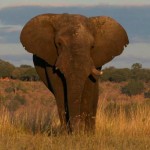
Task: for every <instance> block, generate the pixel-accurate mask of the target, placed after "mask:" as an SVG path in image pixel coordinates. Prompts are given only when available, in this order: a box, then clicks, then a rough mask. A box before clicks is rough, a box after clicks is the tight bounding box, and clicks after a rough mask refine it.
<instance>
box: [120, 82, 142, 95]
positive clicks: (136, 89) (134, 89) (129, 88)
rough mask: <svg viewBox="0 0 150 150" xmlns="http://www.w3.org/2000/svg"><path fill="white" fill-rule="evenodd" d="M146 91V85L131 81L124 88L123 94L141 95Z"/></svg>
mask: <svg viewBox="0 0 150 150" xmlns="http://www.w3.org/2000/svg"><path fill="white" fill-rule="evenodd" d="M143 90H144V84H143V83H142V82H140V81H137V80H131V81H129V82H128V84H127V85H125V86H124V87H122V89H121V92H122V93H123V94H126V95H128V96H132V95H137V94H141V93H142V92H143Z"/></svg>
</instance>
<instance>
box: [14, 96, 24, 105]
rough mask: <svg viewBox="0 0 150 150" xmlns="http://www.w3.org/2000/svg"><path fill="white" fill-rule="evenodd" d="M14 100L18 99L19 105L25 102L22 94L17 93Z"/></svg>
mask: <svg viewBox="0 0 150 150" xmlns="http://www.w3.org/2000/svg"><path fill="white" fill-rule="evenodd" d="M14 100H15V101H18V102H19V104H20V105H25V104H26V99H25V98H24V97H23V96H20V95H18V94H17V95H16V96H15V97H14Z"/></svg>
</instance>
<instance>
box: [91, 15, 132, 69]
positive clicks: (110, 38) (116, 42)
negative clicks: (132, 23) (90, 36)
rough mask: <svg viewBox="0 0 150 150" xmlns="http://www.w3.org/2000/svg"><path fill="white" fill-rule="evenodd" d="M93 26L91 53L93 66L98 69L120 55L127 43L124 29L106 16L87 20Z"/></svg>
mask: <svg viewBox="0 0 150 150" xmlns="http://www.w3.org/2000/svg"><path fill="white" fill-rule="evenodd" d="M89 20H90V22H92V23H93V24H94V26H95V29H96V32H95V45H94V48H93V50H92V52H91V55H92V58H93V61H94V64H95V66H96V67H100V66H102V65H104V64H105V63H107V62H109V61H110V60H112V59H113V58H114V57H115V56H117V55H120V54H121V53H122V51H123V49H124V46H127V44H128V43H129V41H128V36H127V33H126V31H125V30H124V28H123V27H122V26H121V25H120V24H119V23H118V22H117V21H115V20H114V19H112V18H110V17H106V16H102V17H91V18H89Z"/></svg>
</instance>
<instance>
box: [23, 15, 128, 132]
mask: <svg viewBox="0 0 150 150" xmlns="http://www.w3.org/2000/svg"><path fill="white" fill-rule="evenodd" d="M20 39H21V43H22V45H23V46H24V47H25V49H26V50H27V51H28V52H30V53H33V61H34V65H35V68H36V70H37V73H38V74H39V76H40V78H41V79H42V81H43V82H44V83H45V85H46V86H47V87H48V88H49V90H50V91H51V92H52V93H53V94H54V96H55V98H56V102H57V106H58V112H59V117H60V121H61V126H62V129H64V130H66V131H67V132H69V133H70V132H72V131H74V132H78V131H81V130H84V131H89V130H94V129H95V117H96V109H97V102H98V77H99V75H100V72H99V71H98V70H97V69H98V68H101V66H102V65H104V64H105V63H107V62H109V61H110V60H112V59H113V58H114V57H115V56H117V55H120V54H121V53H122V51H123V49H124V46H126V45H127V44H128V37H127V34H126V32H125V30H124V29H123V27H122V26H121V25H120V24H118V23H117V22H116V21H115V20H114V19H112V18H110V17H106V16H102V17H91V18H87V17H85V16H81V15H70V14H60V15H59V14H44V15H39V16H36V17H34V18H33V19H31V20H30V21H29V22H28V23H27V24H26V25H25V26H24V28H23V29H22V32H21V36H20Z"/></svg>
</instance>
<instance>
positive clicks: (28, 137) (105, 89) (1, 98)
mask: <svg viewBox="0 0 150 150" xmlns="http://www.w3.org/2000/svg"><path fill="white" fill-rule="evenodd" d="M123 84H124V83H121V84H120V83H111V82H104V83H101V84H100V97H99V106H98V111H97V123H96V133H95V134H94V135H93V134H88V135H85V134H80V135H59V134H58V135H57V133H59V120H58V116H57V109H56V106H55V100H54V97H53V96H52V95H51V94H50V93H49V91H48V90H47V89H46V87H45V86H44V85H43V84H42V83H41V82H20V81H9V82H7V81H0V150H6V149H11V150H50V149H52V150H72V149H75V150H80V149H82V150H101V149H102V150H133V149H136V150H149V149H150V99H144V96H143V95H142V94H141V95H137V96H134V97H128V96H126V95H123V94H121V93H120V87H121V86H123ZM14 103H15V105H13V104H14ZM16 106H17V107H16ZM48 134H49V136H48Z"/></svg>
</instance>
